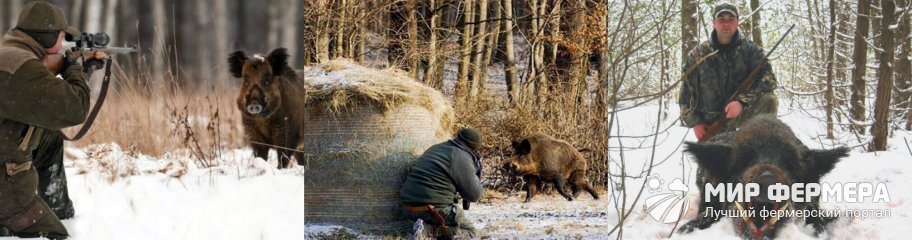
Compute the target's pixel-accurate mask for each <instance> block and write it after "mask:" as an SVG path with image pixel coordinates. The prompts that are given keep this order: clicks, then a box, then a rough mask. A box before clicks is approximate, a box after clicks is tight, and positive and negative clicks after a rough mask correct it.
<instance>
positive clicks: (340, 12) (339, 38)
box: [332, 0, 351, 58]
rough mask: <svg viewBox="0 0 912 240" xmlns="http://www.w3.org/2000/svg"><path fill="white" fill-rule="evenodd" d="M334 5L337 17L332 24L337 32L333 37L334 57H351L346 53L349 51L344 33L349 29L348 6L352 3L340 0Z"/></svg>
mask: <svg viewBox="0 0 912 240" xmlns="http://www.w3.org/2000/svg"><path fill="white" fill-rule="evenodd" d="M334 5H335V8H334V9H333V13H334V14H336V16H337V17H336V18H335V19H333V24H332V25H333V26H334V27H333V28H332V29H333V31H334V32H335V33H336V34H335V37H333V41H334V42H335V44H333V47H334V50H333V52H332V56H333V58H339V57H349V56H346V55H345V52H347V51H345V46H346V44H345V37H344V36H343V34H345V32H346V31H347V29H348V26H349V23H350V21H349V17H348V16H349V15H348V6H349V5H351V4H350V3H349V2H348V0H338V1H336V2H335V4H334Z"/></svg>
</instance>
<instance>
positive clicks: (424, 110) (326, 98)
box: [297, 60, 455, 232]
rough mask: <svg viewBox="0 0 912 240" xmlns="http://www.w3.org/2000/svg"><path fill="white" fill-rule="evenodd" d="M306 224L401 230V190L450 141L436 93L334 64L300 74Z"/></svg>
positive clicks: (391, 73) (446, 113) (396, 77)
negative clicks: (434, 148)
mask: <svg viewBox="0 0 912 240" xmlns="http://www.w3.org/2000/svg"><path fill="white" fill-rule="evenodd" d="M298 74H299V76H303V78H304V79H305V81H306V82H307V84H308V85H309V86H308V90H307V98H306V104H305V105H306V107H305V110H304V111H306V114H304V120H303V124H302V126H301V133H302V136H301V139H302V143H301V144H300V145H299V146H298V147H297V148H298V149H299V150H302V151H304V152H305V158H306V160H307V166H306V170H305V174H304V175H305V188H306V189H305V197H304V199H305V200H304V201H305V217H306V219H305V223H306V224H333V225H342V226H346V227H349V228H352V229H356V230H359V231H365V232H401V231H403V230H406V229H409V228H410V226H411V225H410V223H409V222H406V221H404V220H403V219H402V216H401V209H400V203H399V188H400V187H401V185H402V182H403V181H404V180H405V176H406V173H407V170H408V168H409V167H410V166H412V165H413V164H414V161H415V160H416V159H417V157H418V156H419V155H420V154H421V153H422V152H424V150H426V149H427V148H428V147H430V146H431V145H433V144H436V143H439V142H442V141H444V140H446V139H448V138H450V137H451V136H452V130H453V128H454V127H453V119H455V118H454V113H453V108H452V107H451V106H450V104H449V102H448V101H447V100H446V98H445V97H444V96H443V94H441V93H440V92H439V91H437V90H435V89H433V88H430V87H427V86H425V85H423V84H421V83H419V82H417V81H415V80H414V79H411V78H410V77H408V76H407V75H406V74H405V73H404V72H402V71H399V70H393V69H386V70H375V69H369V68H365V67H362V66H360V65H357V64H355V63H353V62H351V61H349V60H335V61H331V62H328V63H325V64H323V65H319V66H315V67H311V68H308V69H305V70H303V71H300V72H299V73H298Z"/></svg>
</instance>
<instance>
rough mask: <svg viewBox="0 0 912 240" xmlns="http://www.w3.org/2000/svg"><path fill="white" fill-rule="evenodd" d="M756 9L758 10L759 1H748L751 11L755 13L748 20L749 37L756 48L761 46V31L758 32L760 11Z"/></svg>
mask: <svg viewBox="0 0 912 240" xmlns="http://www.w3.org/2000/svg"><path fill="white" fill-rule="evenodd" d="M758 8H760V1H759V0H750V9H751V11H756V13H754V14H753V15H751V19H750V25H751V36H752V39H753V40H754V43H756V44H757V46H763V36H762V35H761V31H760V11H759V10H758Z"/></svg>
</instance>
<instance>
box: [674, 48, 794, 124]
mask: <svg viewBox="0 0 912 240" xmlns="http://www.w3.org/2000/svg"><path fill="white" fill-rule="evenodd" d="M716 50H719V52H718V53H716V54H715V55H714V56H710V57H709V58H707V59H706V60H705V61H704V62H703V63H702V64H701V65H699V66H698V67H697V68H696V69H694V71H693V72H692V73H691V74H690V75H688V76H687V77H686V78H685V79H684V83H683V84H682V85H681V94H680V95H679V96H678V104H679V106H680V107H681V117H680V118H681V122H682V123H683V124H684V125H685V126H687V127H693V126H694V125H697V124H698V123H704V124H711V123H712V122H714V121H716V120H717V119H719V117H720V116H722V113H723V112H724V110H725V105H726V104H727V102H726V101H727V100H728V98H730V97H731V96H732V94H734V93H735V91H737V90H738V87H739V86H740V85H741V83H742V82H744V80H745V79H746V78H747V76H748V75H750V73H751V71H753V70H754V68H755V67H756V66H757V65H758V64H760V61H761V60H763V58H764V57H765V54H764V52H763V48H761V47H760V46H757V44H754V43H753V42H752V41H750V40H747V39H742V38H741V33H740V31H739V32H736V33H735V36H734V39H732V43H731V44H728V45H720V44H719V42H718V40H716V32H715V31H713V33H712V39H710V40H707V41H704V42H703V43H701V44H700V45H699V46H697V47H696V48H694V49H693V50H692V51H691V52H690V54H688V56H687V59H685V62H684V68H683V71H687V69H689V68H690V67H691V66H693V65H694V64H696V63H697V62H698V61H699V60H700V59H702V58H703V57H704V56H708V55H709V54H710V53H712V52H713V51H716ZM775 89H776V76H775V75H773V71H772V68H771V67H769V66H767V67H766V69H764V70H762V72H761V73H760V78H759V79H757V80H755V81H754V83H753V85H751V87H750V88H749V89H748V90H747V91H746V92H745V93H744V94H742V95H741V96H740V97H739V98H738V101H740V102H741V103H743V104H744V106H745V108H750V107H751V105H752V104H753V103H754V102H755V101H756V100H757V98H758V97H760V95H763V94H766V93H770V92H772V91H773V90H775Z"/></svg>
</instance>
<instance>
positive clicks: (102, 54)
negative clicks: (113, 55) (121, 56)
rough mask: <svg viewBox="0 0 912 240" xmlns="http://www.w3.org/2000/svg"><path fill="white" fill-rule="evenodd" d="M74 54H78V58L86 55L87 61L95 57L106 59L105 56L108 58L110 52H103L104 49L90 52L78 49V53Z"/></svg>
mask: <svg viewBox="0 0 912 240" xmlns="http://www.w3.org/2000/svg"><path fill="white" fill-rule="evenodd" d="M73 55H76V57H77V58H78V57H82V56H85V60H86V61H88V60H93V59H98V60H104V59H105V58H108V54H107V53H105V52H102V51H88V52H81V51H76V53H75V54H73Z"/></svg>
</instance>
